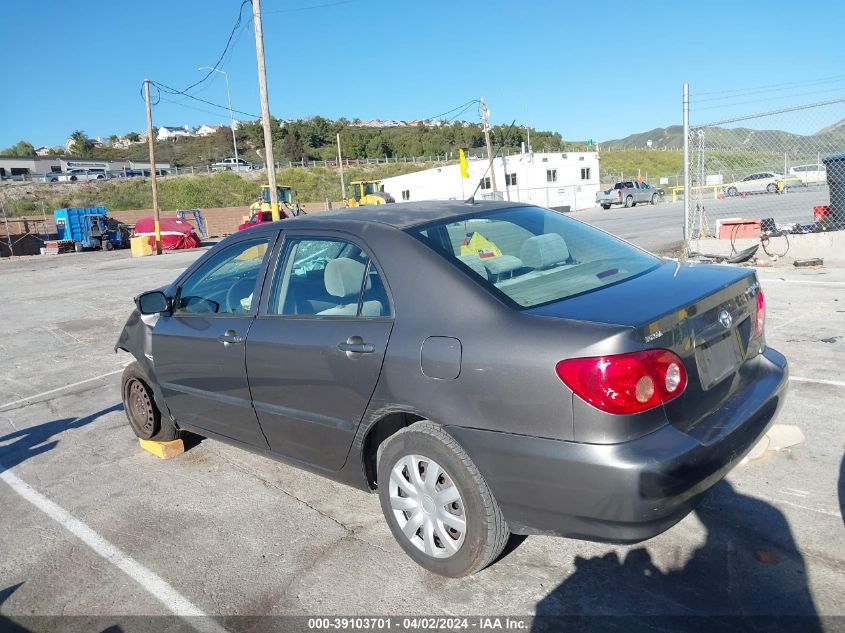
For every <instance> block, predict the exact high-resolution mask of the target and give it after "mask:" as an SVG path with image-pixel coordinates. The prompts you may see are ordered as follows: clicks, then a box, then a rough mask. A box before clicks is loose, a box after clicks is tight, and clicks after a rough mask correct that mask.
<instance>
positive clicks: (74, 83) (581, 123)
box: [0, 0, 845, 148]
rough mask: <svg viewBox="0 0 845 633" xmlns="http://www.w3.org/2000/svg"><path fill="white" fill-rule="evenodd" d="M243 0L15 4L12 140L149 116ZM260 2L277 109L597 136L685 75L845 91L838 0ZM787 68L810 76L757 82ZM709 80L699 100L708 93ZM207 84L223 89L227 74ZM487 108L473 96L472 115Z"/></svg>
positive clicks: (239, 77)
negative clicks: (153, 83) (446, 119)
mask: <svg viewBox="0 0 845 633" xmlns="http://www.w3.org/2000/svg"><path fill="white" fill-rule="evenodd" d="M239 5H240V0H176V1H172V0H171V1H170V2H164V1H162V0H143V1H138V2H100V3H93V2H91V3H89V2H64V1H61V2H60V1H58V0H42V1H41V2H8V3H4V4H3V20H2V22H0V42H2V43H3V47H2V48H3V57H4V60H3V63H2V65H0V78H1V79H2V84H0V85H2V86H3V88H2V91H0V121H2V123H0V148H2V147H7V146H9V145H12V144H14V143H15V142H17V141H18V140H21V139H25V140H28V141H29V142H31V143H33V144H34V145H36V146H39V145H56V144H62V143H64V141H65V139H66V138H67V136H68V135H69V134H70V132H71V131H73V130H74V129H82V130H85V132H87V133H88V134H89V135H90V136H107V135H109V134H112V133H117V134H123V133H125V132H127V131H130V130H141V129H144V128H145V126H146V119H145V113H144V104H143V101H142V99H141V96H140V95H141V92H140V86H141V82H142V80H143V79H144V77H150V78H153V79H156V80H158V81H161V82H163V83H165V84H168V85H170V86H174V87H177V88H184V87H186V86H187V85H189V84H191V83H193V82H194V81H196V80H197V79H199V78H200V77H201V74H200V73H199V72H198V71H197V70H196V68H197V67H198V66H210V65H213V64H214V62H215V61H216V59H217V58H218V56H219V55H220V53H221V51H222V50H223V46H224V44H225V42H226V38H227V37H228V35H229V32H230V31H231V29H232V26H233V24H234V22H235V19H236V14H237V8H238V6H239ZM317 5H323V6H317ZM262 7H263V11H264V35H265V48H266V59H267V71H268V83H269V92H270V108H271V111H272V112H273V114H274V115H275V116H278V117H281V118H299V117H306V116H312V115H318V114H319V115H322V116H326V117H330V118H337V117H340V116H345V117H347V118H349V119H352V118H356V117H359V118H362V119H368V118H392V119H414V118H424V117H428V116H432V115H436V114H439V113H441V112H444V111H446V110H449V109H451V108H454V107H455V106H458V105H460V104H462V103H465V102H466V101H468V100H470V99H473V98H477V97H478V96H479V95H484V96H485V97H486V99H487V102H488V105H489V107H490V110H491V112H492V115H493V120H494V122H497V123H510V122H511V121H512V120H514V119H515V120H516V121H517V122H518V123H520V124H530V125H533V126H535V127H537V128H540V129H550V130H555V131H558V132H560V133H561V134H563V136H564V138H567V139H586V138H593V139H595V140H597V141H601V140H607V139H611V138H618V137H622V136H626V135H627V134H629V133H633V132H643V131H647V130H650V129H652V128H655V127H662V126H666V125H672V124H678V123H680V121H681V97H680V95H681V85H682V83H683V82H684V81H685V80H686V81H689V82H690V86H691V88H690V90H691V92H692V93H693V110H694V112H693V119H694V120H698V121H701V122H703V121H708V120H714V119H718V118H722V117H723V116H729V115H736V114H745V113H747V112H754V111H765V110H768V109H772V108H775V107H780V106H783V105H792V104H794V103H805V102H812V101H820V100H824V99H831V98H835V97H839V96H845V69H843V67H842V61H843V59H845V53H843V43H842V33H841V29H842V25H843V24H845V2H841V0H839V1H831V2H826V1H824V0H814V2H812V3H809V4H803V5H802V4H796V3H793V2H789V3H787V2H780V1H779V0H770V1H768V2H746V3H736V2H723V1H708V2H682V1H680V0H678V1H676V2H669V1H653V2H649V1H646V2H641V3H636V4H635V3H621V2H605V1H600V0H589V1H581V2H570V1H564V0H558V1H552V0H547V1H542V2H540V1H535V0H523V1H521V2H514V1H513V0H510V1H504V0H483V1H475V0H458V1H456V0H450V1H445V0H431V1H425V0H414V1H405V0H347V1H345V2H344V1H338V0H263V5H262ZM249 18H251V12H250V9H249V6H247V7H245V9H244V25H245V28H244V29H240V30H239V31H238V32H237V33H236V35H235V38H234V49H233V52H232V54H231V55H230V56H229V57H228V58H227V60H226V63H225V65H224V66H223V68H224V69H225V70H227V71H228V72H229V79H230V82H231V86H232V95H233V105H234V107H235V108H237V109H240V110H243V111H245V112H250V113H259V112H260V108H259V102H258V85H257V73H256V65H255V45H254V36H253V32H252V28H251V21H250V19H249ZM147 27H149V29H147ZM629 34H630V35H629ZM148 38H149V39H148ZM816 80H822V81H816ZM792 82H806V83H802V84H797V85H791V86H788V87H784V88H782V89H778V90H772V91H768V92H762V93H761V92H755V91H753V90H752V89H754V88H756V87H759V86H768V85H772V84H782V83H792ZM714 91H716V92H718V94H715V95H714V94H707V95H704V96H702V97H701V98H702V99H703V98H705V97H706V98H708V99H711V100H710V101H707V102H702V103H700V104H699V109H698V110H696V105H695V95H696V93H702V94H703V93H713V92H714ZM720 91H735V92H730V93H726V94H723V93H721V92H720ZM194 94H196V95H197V96H198V97H202V98H204V99H207V100H209V101H213V102H216V103H220V104H225V103H226V93H225V86H224V83H223V78H222V77H220V76H216V77H215V79H214V81H209V82H207V83H206V84H204V85H203V86H202V89H201V90H199V91H197V92H195V93H194ZM714 97H715V99H714ZM167 98H170V99H172V100H174V101H179V99H178V98H171V97H167ZM195 108H201V109H202V110H207V111H208V112H204V111H199V110H197V109H195ZM704 108H706V109H704ZM475 116H476V113H475V110H474V109H470V110H468V111H467V112H466V114H465V115H464V117H462V118H467V119H474V118H475ZM153 117H154V123H155V124H156V125H183V124H189V125H198V124H201V123H222V122H226V121H227V119H228V113H227V112H226V111H225V110H217V109H215V108H213V107H209V106H205V105H203V104H199V103H196V102H191V101H187V102H184V100H183V101H182V102H181V103H170V102H166V101H162V102H161V103H160V104H159V105H158V106H156V108H155V109H154V113H153ZM241 118H244V117H241ZM832 122H833V121H830V122H829V123H832ZM819 123H820V124H824V122H819ZM819 127H820V125H819ZM808 131H814V130H808Z"/></svg>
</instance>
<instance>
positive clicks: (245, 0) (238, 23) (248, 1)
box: [182, 0, 251, 92]
mask: <svg viewBox="0 0 845 633" xmlns="http://www.w3.org/2000/svg"><path fill="white" fill-rule="evenodd" d="M248 4H251V0H243V2H241V6H240V7H239V8H238V19H237V20H235V26H233V27H232V31H231V33H229V39H227V40H226V46H225V47H224V48H223V52H222V53H220V57H218V58H217V61H216V62H215V63H214V66H212V69H211V70H209V71H208V72H207V73H206V75H205V76H204V77H203V78H202V79H200V80H199V81H195V82H194V83H192V84H191V85H190V86H188V87H187V88H185V89H184V90H182V92H188V90H190V89H191V88H194V87H196V86H199V85H200V84H201V83H203V82H204V81H206V80H207V79H208V78H209V77H211V75H213V74H214V71H215V70H217V68H219V66H220V62H222V61H223V58H224V57H225V56H226V53H227V52H228V50H229V45H230V44H231V43H232V38H233V37H235V32H236V31H237V30H238V28H239V27H240V26H241V19H242V17H243V11H244V7H245V6H246V5H248Z"/></svg>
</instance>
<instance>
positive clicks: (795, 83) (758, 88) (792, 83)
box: [692, 75, 845, 102]
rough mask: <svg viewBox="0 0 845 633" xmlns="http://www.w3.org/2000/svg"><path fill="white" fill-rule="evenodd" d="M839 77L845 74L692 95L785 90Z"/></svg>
mask: <svg viewBox="0 0 845 633" xmlns="http://www.w3.org/2000/svg"><path fill="white" fill-rule="evenodd" d="M840 79H845V75H833V76H831V77H821V78H818V79H805V80H803V81H788V82H785V83H778V84H769V85H766V86H756V87H752V88H734V89H731V90H711V91H708V92H695V93H693V95H692V96H695V97H699V96H708V95H734V96H735V95H737V94H752V93H755V92H764V91H769V90H775V89H780V90H785V89H787V88H792V87H795V86H802V85H808V84H809V85H812V84H816V83H828V82H832V81H838V80H840ZM719 98H726V99H729V98H730V97H729V96H728V97H715V98H714V99H719ZM714 99H698V100H697V101H698V102H703V101H712V100H714Z"/></svg>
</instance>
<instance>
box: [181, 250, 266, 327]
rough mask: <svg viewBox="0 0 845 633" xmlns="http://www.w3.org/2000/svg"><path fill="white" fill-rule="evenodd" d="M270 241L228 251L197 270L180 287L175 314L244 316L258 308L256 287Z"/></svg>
mask: <svg viewBox="0 0 845 633" xmlns="http://www.w3.org/2000/svg"><path fill="white" fill-rule="evenodd" d="M269 244H270V238H269V237H261V238H256V239H252V240H246V241H244V242H238V243H237V244H235V245H233V246H230V247H228V248H225V249H223V250H221V251H219V252H218V253H216V254H215V255H213V256H212V257H211V258H210V259H208V260H206V261H205V263H203V264H202V265H201V266H200V267H199V268H197V269H196V270H195V271H194V272H193V273H192V274H191V276H190V277H188V279H187V280H186V281H185V282H184V283H183V284H182V285H181V286H180V287H179V290H178V291H177V295H176V300H175V301H174V304H173V313H174V314H181V315H186V314H204V315H207V314H217V315H243V314H248V313H249V312H251V311H252V309H253V307H254V306H256V305H257V297H256V286H257V281H258V274H259V272H260V271H261V266H262V264H263V263H264V259H265V257H267V250H268V248H267V247H268V246H269Z"/></svg>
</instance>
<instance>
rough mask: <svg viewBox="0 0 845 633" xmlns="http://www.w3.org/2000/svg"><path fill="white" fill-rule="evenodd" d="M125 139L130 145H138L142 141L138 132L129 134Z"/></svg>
mask: <svg viewBox="0 0 845 633" xmlns="http://www.w3.org/2000/svg"><path fill="white" fill-rule="evenodd" d="M123 138H125V139H126V140H127V141H129V142H130V143H137V142H139V141H140V140H141V136H140V134H138V133H137V132H127V133H126V134H124V136H123Z"/></svg>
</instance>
